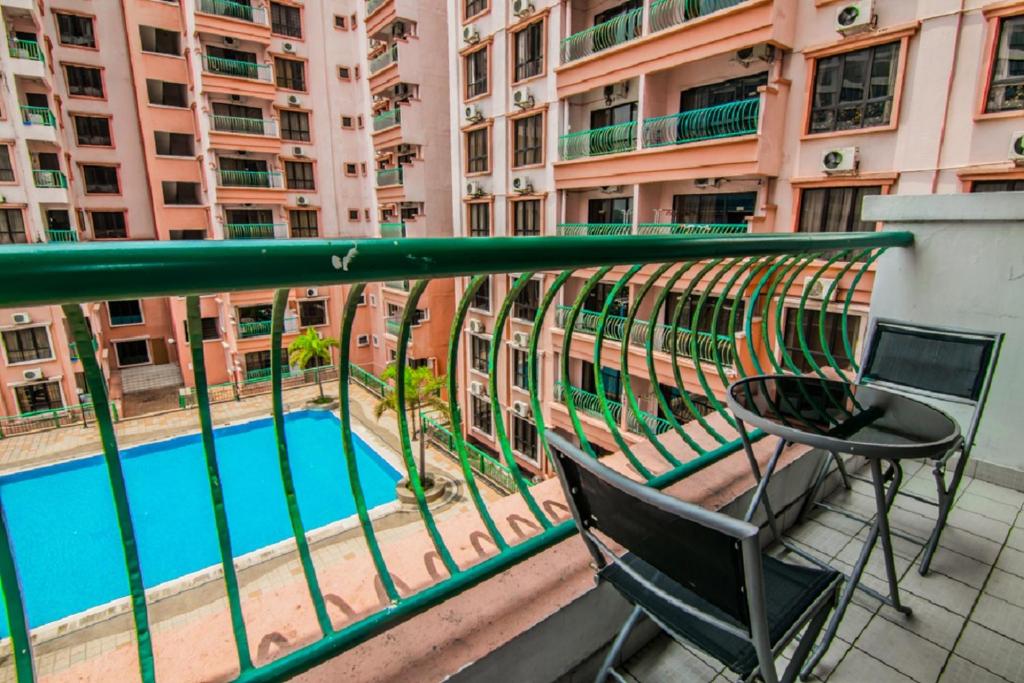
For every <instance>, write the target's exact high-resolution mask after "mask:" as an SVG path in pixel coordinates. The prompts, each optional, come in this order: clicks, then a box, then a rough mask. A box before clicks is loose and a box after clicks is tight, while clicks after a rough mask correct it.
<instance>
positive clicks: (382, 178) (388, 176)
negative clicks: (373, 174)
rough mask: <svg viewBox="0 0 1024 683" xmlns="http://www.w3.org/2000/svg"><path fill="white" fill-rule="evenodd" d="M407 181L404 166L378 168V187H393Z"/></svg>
mask: <svg viewBox="0 0 1024 683" xmlns="http://www.w3.org/2000/svg"><path fill="white" fill-rule="evenodd" d="M404 181H405V178H404V176H403V173H402V167H401V166H396V167H394V168H381V169H378V170H377V187H393V186H394V185H401V184H403V183H404Z"/></svg>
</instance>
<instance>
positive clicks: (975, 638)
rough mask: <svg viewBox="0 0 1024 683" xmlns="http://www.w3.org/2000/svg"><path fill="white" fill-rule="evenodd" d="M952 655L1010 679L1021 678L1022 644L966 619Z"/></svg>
mask: <svg viewBox="0 0 1024 683" xmlns="http://www.w3.org/2000/svg"><path fill="white" fill-rule="evenodd" d="M954 654H957V655H959V656H961V657H963V658H964V659H967V660H969V661H971V662H973V663H974V664H977V665H979V666H983V667H984V668H985V669H988V670H989V671H991V672H992V673H995V674H998V675H1000V676H1002V677H1003V678H1005V679H1007V680H1010V681H1021V680H1024V645H1021V644H1020V643H1018V642H1017V641H1015V640H1010V639H1009V638H1007V637H1006V636H1003V635H1000V634H998V633H996V632H995V631H992V630H989V629H987V628H985V627H984V626H981V625H979V624H976V623H974V622H968V623H967V627H966V628H964V632H963V635H961V636H960V641H959V642H958V643H957V645H956V650H955V652H954Z"/></svg>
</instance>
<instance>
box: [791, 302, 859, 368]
mask: <svg viewBox="0 0 1024 683" xmlns="http://www.w3.org/2000/svg"><path fill="white" fill-rule="evenodd" d="M801 322H802V323H803V325H802V327H803V337H804V343H806V344H807V348H808V350H809V351H810V352H811V358H812V359H813V360H814V362H815V363H817V364H818V366H819V367H828V366H829V365H830V362H829V360H828V356H827V355H826V353H825V351H824V349H823V348H822V346H821V329H820V323H821V315H820V312H819V311H815V310H813V309H810V308H808V309H807V310H805V311H804V315H803V320H802V321H801ZM846 325H847V332H848V333H849V335H850V339H849V341H850V345H851V346H854V345H855V342H856V340H857V337H858V335H859V332H860V318H858V317H857V316H854V315H851V316H848V317H847V319H846ZM785 327H786V333H785V344H786V351H787V353H789V356H790V358H792V360H793V364H794V365H796V367H797V368H799V369H800V371H801V372H811V370H812V367H811V363H810V360H809V359H808V358H807V356H806V355H805V354H804V350H803V348H802V347H801V346H800V337H799V334H798V329H799V328H798V327H797V310H796V309H794V308H787V309H786V325H785ZM825 342H826V343H827V344H828V350H829V353H831V354H832V357H833V358H834V359H835V362H836V365H838V366H839V367H840V368H843V369H845V370H850V369H852V368H853V361H852V359H851V358H850V357H849V356H848V355H847V354H846V344H845V343H843V316H842V314H841V313H828V312H826V313H825Z"/></svg>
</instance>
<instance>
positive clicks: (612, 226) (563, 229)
mask: <svg viewBox="0 0 1024 683" xmlns="http://www.w3.org/2000/svg"><path fill="white" fill-rule="evenodd" d="M632 231H633V224H632V223H559V224H558V228H557V229H556V234H558V235H563V236H565V237H571V236H577V237H580V236H588V235H628V234H630V233H631V232H632Z"/></svg>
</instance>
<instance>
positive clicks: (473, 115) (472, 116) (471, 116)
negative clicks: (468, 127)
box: [464, 104, 484, 123]
mask: <svg viewBox="0 0 1024 683" xmlns="http://www.w3.org/2000/svg"><path fill="white" fill-rule="evenodd" d="M464 114H465V117H466V120H467V121H469V122H470V123H480V122H481V121H483V120H484V113H483V112H482V111H480V107H478V106H476V105H475V104H470V105H467V106H466V111H465V112H464Z"/></svg>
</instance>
